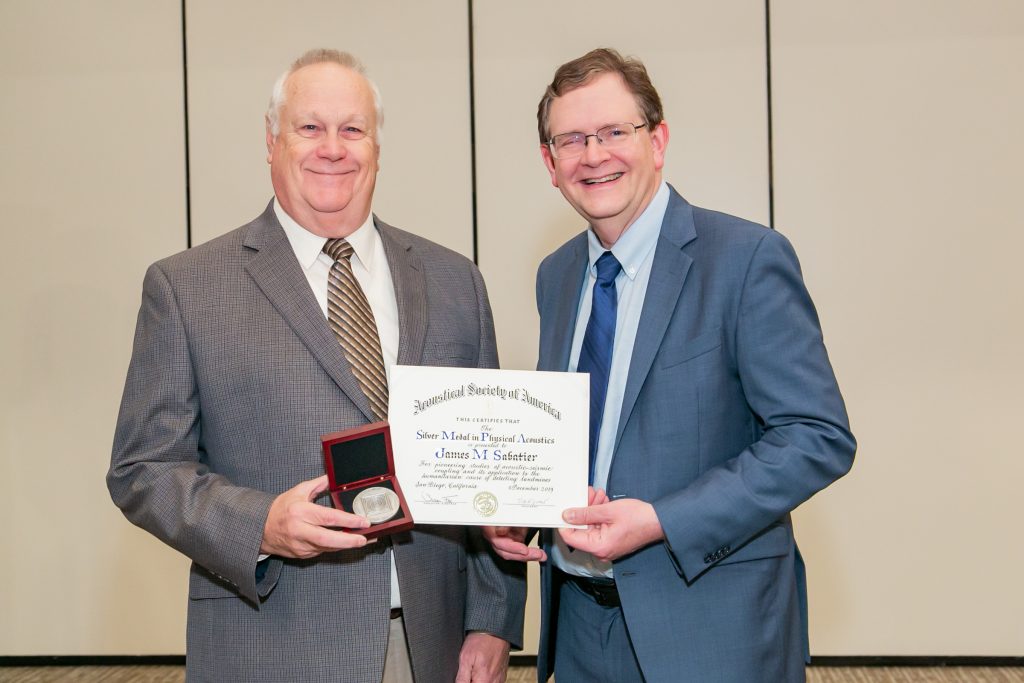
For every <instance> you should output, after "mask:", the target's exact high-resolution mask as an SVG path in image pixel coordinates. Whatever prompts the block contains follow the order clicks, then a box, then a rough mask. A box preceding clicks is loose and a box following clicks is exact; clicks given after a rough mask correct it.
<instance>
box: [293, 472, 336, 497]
mask: <svg viewBox="0 0 1024 683" xmlns="http://www.w3.org/2000/svg"><path fill="white" fill-rule="evenodd" d="M329 485H330V484H328V482H327V475H326V474H324V475H321V476H319V477H316V478H315V479H307V480H306V481H300V482H299V483H298V484H296V485H295V486H293V487H292V489H291V490H292V491H294V492H295V493H296V494H297V495H300V496H302V497H304V498H305V499H306V500H313V499H314V498H316V497H317V496H319V495H320V494H321V493H323V492H324V491H326V490H327V487H328V486H329Z"/></svg>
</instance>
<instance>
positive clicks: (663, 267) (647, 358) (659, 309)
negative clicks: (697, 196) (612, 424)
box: [609, 189, 697, 481]
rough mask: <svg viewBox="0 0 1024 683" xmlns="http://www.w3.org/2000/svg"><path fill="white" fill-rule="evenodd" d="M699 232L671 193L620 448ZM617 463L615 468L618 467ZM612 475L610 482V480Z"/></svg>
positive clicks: (640, 330) (683, 203)
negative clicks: (686, 248)
mask: <svg viewBox="0 0 1024 683" xmlns="http://www.w3.org/2000/svg"><path fill="white" fill-rule="evenodd" d="M696 237H697V231H696V228H695V227H694V224H693V210H692V208H691V207H690V205H689V204H688V203H687V202H686V200H685V199H683V198H682V197H680V196H679V195H678V194H677V193H676V191H675V190H674V189H672V190H671V195H670V197H669V202H668V207H667V208H666V210H665V218H664V220H663V221H662V225H661V234H660V235H659V236H658V244H657V246H656V247H655V250H654V261H653V263H652V264H651V278H650V280H649V281H648V283H647V294H646V295H645V297H644V308H643V311H642V312H641V314H640V322H639V324H638V325H637V330H636V341H635V342H634V344H633V358H632V359H631V360H630V364H629V376H628V378H627V379H626V389H625V392H624V394H623V396H622V412H621V413H620V415H619V428H618V429H617V430H616V434H615V445H616V448H617V447H618V444H619V440H620V439H621V438H622V432H623V430H624V429H625V427H626V422H627V421H628V420H629V416H630V415H631V414H632V413H633V407H634V406H635V405H636V399H637V397H638V396H639V395H640V389H641V388H642V387H643V385H644V381H645V380H646V378H647V374H648V373H649V372H650V371H651V365H652V363H653V362H654V357H655V356H656V355H657V353H658V349H659V348H661V343H662V340H663V339H664V337H665V331H666V330H667V329H668V324H669V321H670V320H671V319H672V316H673V315H674V314H675V312H676V304H677V302H678V301H679V294H680V293H681V292H682V291H683V283H684V282H685V281H686V275H687V273H688V272H689V271H690V265H691V264H692V263H693V259H692V258H690V256H689V255H687V254H686V253H685V252H683V249H682V248H683V246H684V245H685V244H687V243H688V242H690V241H691V240H693V239H696ZM614 462H615V461H614V460H613V461H612V463H613V464H612V466H613V467H614ZM610 479H611V478H610V476H609V481H610Z"/></svg>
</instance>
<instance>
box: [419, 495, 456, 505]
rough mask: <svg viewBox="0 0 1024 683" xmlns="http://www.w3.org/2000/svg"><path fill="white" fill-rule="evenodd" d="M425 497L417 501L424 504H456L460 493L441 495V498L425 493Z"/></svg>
mask: <svg viewBox="0 0 1024 683" xmlns="http://www.w3.org/2000/svg"><path fill="white" fill-rule="evenodd" d="M423 495H424V497H423V498H421V499H419V500H418V501H416V502H417V503H422V504H424V505H455V504H456V503H458V502H459V501H458V500H456V497H457V496H458V494H456V493H453V494H451V495H447V496H441V497H440V498H437V497H434V496H432V495H431V494H429V493H424V494H423Z"/></svg>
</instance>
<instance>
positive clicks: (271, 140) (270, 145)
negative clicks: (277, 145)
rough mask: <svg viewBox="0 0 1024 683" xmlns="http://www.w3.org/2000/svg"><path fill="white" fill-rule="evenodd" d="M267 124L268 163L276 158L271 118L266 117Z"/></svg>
mask: <svg viewBox="0 0 1024 683" xmlns="http://www.w3.org/2000/svg"><path fill="white" fill-rule="evenodd" d="M265 122H266V124H267V163H268V164H269V163H271V162H272V161H273V160H274V139H275V138H274V133H273V132H272V131H271V130H270V119H265Z"/></svg>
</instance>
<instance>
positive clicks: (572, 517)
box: [562, 505, 610, 525]
mask: <svg viewBox="0 0 1024 683" xmlns="http://www.w3.org/2000/svg"><path fill="white" fill-rule="evenodd" d="M562 519H564V520H565V521H566V522H568V523H569V524H576V525H590V524H601V523H603V522H607V521H608V520H609V519H610V515H609V514H608V512H607V508H606V507H605V506H603V505H596V506H593V507H585V508H568V509H567V510H565V511H564V512H562Z"/></svg>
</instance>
